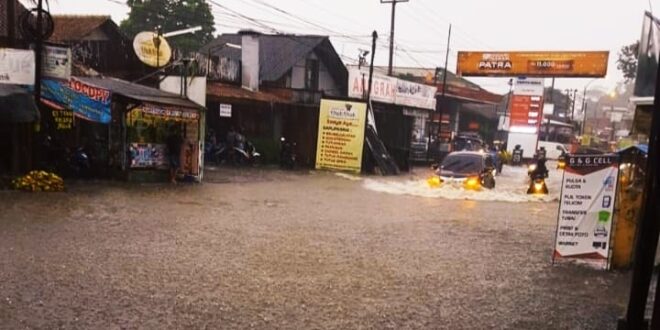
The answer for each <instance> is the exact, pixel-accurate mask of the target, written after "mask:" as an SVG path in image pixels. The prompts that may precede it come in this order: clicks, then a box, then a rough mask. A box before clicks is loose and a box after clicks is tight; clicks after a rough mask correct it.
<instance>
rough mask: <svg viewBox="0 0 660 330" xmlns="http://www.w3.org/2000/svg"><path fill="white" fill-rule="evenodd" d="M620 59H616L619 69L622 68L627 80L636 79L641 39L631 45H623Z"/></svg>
mask: <svg viewBox="0 0 660 330" xmlns="http://www.w3.org/2000/svg"><path fill="white" fill-rule="evenodd" d="M618 55H619V59H617V60H616V67H617V69H619V70H621V72H622V73H623V77H624V78H625V79H626V82H630V81H633V80H635V77H636V76H637V56H638V55H639V40H638V41H635V42H633V43H632V44H630V45H627V46H623V47H621V50H620V51H619V54H618Z"/></svg>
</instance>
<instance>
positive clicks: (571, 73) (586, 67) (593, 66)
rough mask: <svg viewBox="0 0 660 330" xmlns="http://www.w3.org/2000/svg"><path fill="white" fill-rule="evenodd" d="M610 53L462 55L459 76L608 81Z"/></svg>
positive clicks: (477, 53) (472, 53)
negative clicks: (606, 78)
mask: <svg viewBox="0 0 660 330" xmlns="http://www.w3.org/2000/svg"><path fill="white" fill-rule="evenodd" d="M609 55H610V52H608V51H589V52H555V51H549V52H458V67H457V69H456V73H457V74H458V75H459V76H465V77H467V76H476V77H484V76H492V77H519V76H524V77H594V78H597V77H598V78H599V77H605V75H607V62H608V59H609Z"/></svg>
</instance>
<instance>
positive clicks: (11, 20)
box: [7, 0, 16, 47]
mask: <svg viewBox="0 0 660 330" xmlns="http://www.w3.org/2000/svg"><path fill="white" fill-rule="evenodd" d="M7 37H8V38H9V47H14V46H15V44H16V2H15V1H14V0H9V1H8V2H7Z"/></svg>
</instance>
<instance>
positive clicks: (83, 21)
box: [49, 15, 111, 41]
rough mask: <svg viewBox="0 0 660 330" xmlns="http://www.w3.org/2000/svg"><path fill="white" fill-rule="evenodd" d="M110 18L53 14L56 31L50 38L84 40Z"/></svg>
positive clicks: (56, 39) (53, 39)
mask: <svg viewBox="0 0 660 330" xmlns="http://www.w3.org/2000/svg"><path fill="white" fill-rule="evenodd" d="M109 20H111V18H110V16H104V15H53V22H54V23H55V31H54V32H53V35H52V36H51V37H50V39H49V40H51V41H74V40H82V39H83V38H85V37H86V36H87V35H89V34H90V33H92V31H94V30H96V29H97V28H99V27H100V26H101V25H103V24H105V23H106V22H107V21H109Z"/></svg>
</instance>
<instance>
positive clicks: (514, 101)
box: [510, 95, 543, 128]
mask: <svg viewBox="0 0 660 330" xmlns="http://www.w3.org/2000/svg"><path fill="white" fill-rule="evenodd" d="M510 108H511V109H510V110H511V124H510V125H511V127H514V126H517V127H520V126H523V127H534V128H538V127H540V126H541V118H542V117H541V116H543V98H542V97H540V96H527V95H513V96H512V97H511V106H510Z"/></svg>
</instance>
